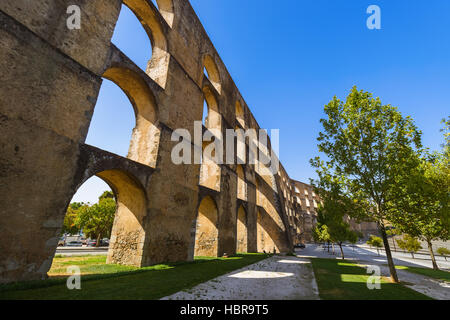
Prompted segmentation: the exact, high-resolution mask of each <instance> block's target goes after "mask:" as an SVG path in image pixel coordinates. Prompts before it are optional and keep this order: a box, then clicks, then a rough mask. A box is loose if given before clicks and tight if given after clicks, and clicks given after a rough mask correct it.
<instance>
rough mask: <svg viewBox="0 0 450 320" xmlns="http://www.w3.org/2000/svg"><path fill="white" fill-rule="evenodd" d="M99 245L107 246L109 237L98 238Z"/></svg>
mask: <svg viewBox="0 0 450 320" xmlns="http://www.w3.org/2000/svg"><path fill="white" fill-rule="evenodd" d="M100 247H109V239H107V238H104V239H102V240H100Z"/></svg>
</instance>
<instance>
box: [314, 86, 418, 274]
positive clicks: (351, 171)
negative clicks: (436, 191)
mask: <svg viewBox="0 0 450 320" xmlns="http://www.w3.org/2000/svg"><path fill="white" fill-rule="evenodd" d="M324 111H325V114H326V118H325V119H321V120H320V121H321V123H322V125H323V131H322V132H320V134H319V137H318V141H319V143H318V148H319V151H320V152H322V153H324V154H325V159H326V160H325V161H324V160H321V159H320V157H316V158H315V159H312V160H311V164H312V165H313V166H314V167H316V168H317V173H318V175H319V179H320V178H322V177H324V176H334V177H338V179H337V180H338V181H340V182H341V184H342V190H343V191H344V192H345V193H347V194H348V198H351V199H354V200H355V201H357V202H360V203H361V204H365V205H367V208H366V210H365V211H364V214H363V215H364V218H365V219H366V220H369V221H375V222H377V224H378V227H379V229H380V233H381V236H382V239H383V243H384V247H385V249H386V256H387V260H388V264H389V270H390V274H391V278H392V280H393V281H394V282H398V277H397V272H396V270H395V265H394V262H393V259H392V254H391V250H390V247H389V242H388V239H387V235H386V230H385V222H386V220H387V216H388V207H387V203H388V202H389V201H391V199H392V197H393V196H394V194H392V193H391V192H390V189H391V185H392V184H393V183H396V181H397V180H398V176H400V175H407V174H408V173H409V171H410V170H411V169H412V168H414V167H415V166H416V165H417V163H416V162H415V159H416V158H415V157H414V155H415V154H416V152H417V150H416V149H418V148H421V133H420V132H419V131H418V129H417V128H416V126H415V125H414V123H413V121H412V119H411V118H410V117H403V116H402V115H401V114H400V112H399V111H398V110H397V108H395V107H393V106H391V105H382V103H381V101H380V99H379V98H376V99H375V98H373V97H372V94H371V93H368V92H364V91H358V90H357V88H356V87H353V88H352V90H351V92H350V94H349V96H348V97H347V100H346V101H345V102H343V101H341V100H339V99H337V98H336V97H334V98H333V100H332V101H331V102H330V103H329V104H327V105H326V106H325V110H324ZM359 212H361V211H359ZM353 217H354V216H353ZM358 218H362V217H358Z"/></svg>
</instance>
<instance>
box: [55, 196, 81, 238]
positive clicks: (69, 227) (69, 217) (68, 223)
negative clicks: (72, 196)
mask: <svg viewBox="0 0 450 320" xmlns="http://www.w3.org/2000/svg"><path fill="white" fill-rule="evenodd" d="M83 206H86V204H84V203H82V202H72V203H71V204H70V205H69V206H68V207H67V211H66V215H65V216H64V223H63V229H62V232H61V233H62V234H65V233H69V234H77V233H79V232H80V228H79V226H78V225H77V223H76V222H77V217H78V214H79V210H80V208H82V207H83Z"/></svg>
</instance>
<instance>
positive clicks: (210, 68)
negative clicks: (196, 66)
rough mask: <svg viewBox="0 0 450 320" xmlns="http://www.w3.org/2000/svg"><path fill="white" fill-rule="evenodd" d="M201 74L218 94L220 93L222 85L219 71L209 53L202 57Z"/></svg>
mask: <svg viewBox="0 0 450 320" xmlns="http://www.w3.org/2000/svg"><path fill="white" fill-rule="evenodd" d="M203 74H204V76H206V77H207V78H208V79H209V81H210V82H211V84H212V85H213V86H214V88H215V89H216V90H217V92H218V93H219V94H221V93H222V85H221V81H220V73H219V69H218V68H217V65H216V63H215V62H214V59H213V58H212V57H211V56H210V55H206V56H205V58H204V59H203Z"/></svg>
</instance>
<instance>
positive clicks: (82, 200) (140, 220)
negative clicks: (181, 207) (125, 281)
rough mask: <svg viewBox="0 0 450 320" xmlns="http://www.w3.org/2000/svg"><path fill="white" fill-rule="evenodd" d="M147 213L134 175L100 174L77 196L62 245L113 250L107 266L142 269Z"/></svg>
mask: <svg viewBox="0 0 450 320" xmlns="http://www.w3.org/2000/svg"><path fill="white" fill-rule="evenodd" d="M95 193H97V195H100V196H99V197H98V200H96V197H95V196H93V194H95ZM94 202H95V203H94ZM146 210H147V199H146V196H145V192H144V189H143V187H142V186H141V185H140V183H139V182H137V180H136V179H135V178H134V177H133V176H132V175H131V174H129V173H127V172H125V171H123V170H119V169H111V170H104V171H101V172H98V173H96V174H95V176H92V177H90V178H89V179H87V180H86V181H84V182H83V183H82V184H81V185H80V186H79V187H78V188H77V191H76V192H75V194H74V195H73V197H72V200H71V201H70V204H69V205H68V207H67V209H66V214H65V217H64V222H63V228H62V231H61V233H62V235H61V238H60V239H59V242H58V246H71V247H83V246H102V247H109V248H108V254H107V256H106V263H107V264H122V265H130V266H136V267H141V266H142V263H143V261H142V253H143V248H144V243H145V230H144V227H143V226H144V220H145V216H146ZM49 275H50V276H52V271H50V273H49Z"/></svg>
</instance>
